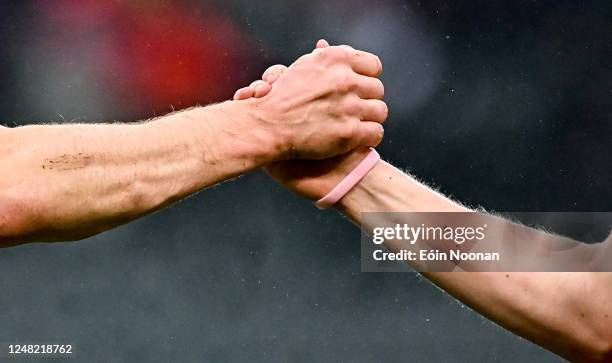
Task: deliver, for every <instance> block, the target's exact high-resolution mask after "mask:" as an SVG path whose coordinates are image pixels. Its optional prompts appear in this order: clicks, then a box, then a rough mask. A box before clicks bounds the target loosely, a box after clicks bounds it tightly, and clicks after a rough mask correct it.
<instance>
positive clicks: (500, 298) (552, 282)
mask: <svg viewBox="0 0 612 363" xmlns="http://www.w3.org/2000/svg"><path fill="white" fill-rule="evenodd" d="M338 208H339V209H340V211H341V212H342V213H344V214H346V215H347V216H349V217H350V218H351V219H352V220H353V221H355V223H357V224H359V225H361V222H362V219H361V213H362V212H383V211H403V212H427V211H431V212H436V211H440V212H453V211H467V209H466V208H464V207H462V206H460V205H458V204H456V203H454V202H453V201H451V200H450V199H448V198H446V197H444V196H443V195H441V194H439V193H437V192H435V191H433V190H431V189H429V188H427V187H426V186H424V185H422V184H420V183H419V182H417V181H416V180H414V179H413V178H411V177H410V176H408V175H406V174H404V173H402V172H401V171H400V170H398V169H396V168H394V167H393V166H391V165H390V164H387V163H385V162H380V163H379V164H378V165H377V166H376V167H375V168H374V169H373V170H372V171H371V172H370V173H369V174H368V175H367V176H366V177H365V178H364V179H363V180H362V181H361V183H360V184H359V185H357V186H356V187H355V188H354V189H353V190H352V191H351V192H349V193H348V194H347V195H346V196H345V197H344V198H343V199H342V200H341V202H340V204H339V206H338ZM371 227H372V226H366V225H362V228H365V229H366V230H367V229H369V228H371ZM502 243H503V241H502ZM423 275H424V276H425V277H427V278H428V279H430V280H431V281H432V282H434V283H435V284H436V285H438V286H439V287H441V288H442V289H444V290H445V291H447V292H448V293H450V294H451V295H453V296H455V297H456V298H457V299H459V300H461V301H463V302H464V303H466V304H468V305H469V306H471V307H473V308H474V309H475V310H477V311H478V312H480V313H482V314H483V315H485V316H487V317H488V318H490V319H491V320H493V321H495V322H497V323H499V324H500V325H502V326H504V327H505V328H507V329H509V330H511V331H513V332H515V333H516V334H519V335H521V336H523V337H525V338H527V339H529V340H532V341H534V342H535V343H537V344H539V345H541V346H543V347H545V348H547V349H549V350H551V351H553V352H555V353H557V354H559V355H561V356H563V357H565V358H567V359H571V360H574V361H605V362H609V361H611V360H612V273H535V272H523V273H516V272H513V273H495V272H471V273H468V272H444V273H443V272H435V273H433V272H429V273H424V274H423Z"/></svg>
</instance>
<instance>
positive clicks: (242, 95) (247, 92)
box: [234, 87, 253, 101]
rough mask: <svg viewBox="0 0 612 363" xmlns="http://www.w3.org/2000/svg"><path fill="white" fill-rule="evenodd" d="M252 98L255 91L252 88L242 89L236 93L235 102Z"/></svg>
mask: <svg viewBox="0 0 612 363" xmlns="http://www.w3.org/2000/svg"><path fill="white" fill-rule="evenodd" d="M251 97H253V89H252V88H251V87H242V88H241V89H239V90H238V91H236V93H234V100H235V101H240V100H246V99H247V98H251Z"/></svg>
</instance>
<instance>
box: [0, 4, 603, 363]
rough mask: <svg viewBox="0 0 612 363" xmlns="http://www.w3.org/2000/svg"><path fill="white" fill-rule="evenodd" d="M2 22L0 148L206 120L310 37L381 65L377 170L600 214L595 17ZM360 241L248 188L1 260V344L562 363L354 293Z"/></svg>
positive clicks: (229, 7) (289, 9)
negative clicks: (117, 128)
mask: <svg viewBox="0 0 612 363" xmlns="http://www.w3.org/2000/svg"><path fill="white" fill-rule="evenodd" d="M1 6H2V11H0V24H1V25H0V27H1V28H0V29H1V33H0V54H1V55H2V56H1V57H0V95H1V97H0V106H1V107H0V115H1V116H0V120H2V121H1V123H2V124H4V125H6V126H11V127H14V126H19V125H26V124H31V123H42V122H45V123H47V122H104V121H121V122H129V121H135V120H141V119H145V118H150V117H154V116H159V115H163V114H164V113H168V112H170V111H172V110H177V109H181V108H185V107H189V106H192V105H195V104H201V105H204V104H208V103H211V102H219V101H223V100H226V99H229V98H230V97H231V96H232V94H233V92H234V91H235V90H236V89H237V88H239V87H241V86H243V85H246V84H248V83H249V82H250V81H252V80H255V79H257V78H259V77H260V75H261V73H262V72H263V71H264V70H265V69H266V67H267V66H269V65H272V64H275V63H284V64H290V63H291V62H292V61H293V60H294V59H296V58H297V57H299V56H300V55H301V54H303V53H305V52H310V51H311V49H312V48H313V47H314V44H315V42H316V40H317V39H319V38H321V37H325V38H326V39H328V40H329V41H330V42H331V43H333V44H350V45H352V46H354V47H356V48H360V49H363V50H367V51H371V52H373V53H376V54H378V55H379V56H380V57H381V59H382V60H383V63H384V75H383V81H384V82H385V85H386V101H387V102H388V104H389V106H390V118H389V120H388V122H387V124H386V127H385V128H386V139H385V141H384V142H383V145H382V146H381V147H380V151H381V154H382V155H383V157H384V158H385V159H387V160H389V161H391V162H393V163H394V164H395V165H397V166H399V167H401V168H403V169H406V170H408V171H410V172H411V173H413V174H415V175H416V176H417V177H418V178H420V179H421V180H424V181H425V182H427V183H429V184H430V185H433V186H435V187H437V188H439V189H440V190H441V191H442V192H444V193H446V194H447V195H450V196H452V197H453V198H454V199H457V200H459V201H461V202H463V203H465V204H468V205H470V206H482V207H485V208H487V209H489V210H494V211H610V206H612V173H611V172H610V170H611V169H610V166H611V165H612V152H611V151H612V146H611V145H612V144H611V143H610V140H611V138H612V3H611V2H609V1H593V2H582V1H484V0H481V1H469V2H467V1H465V2H447V1H438V0H434V1H398V0H378V1H366V0H352V1H340V0H336V1H325V0H309V1H304V0H294V1H281V0H268V1H265V2H263V1H261V2H257V1H246V0H226V1H223V2H221V1H155V0H150V1H143V0H131V1H128V0H124V1H103V0H55V1H42V0H40V1H20V2H13V3H12V4H10V5H9V4H8V3H5V4H3V5H1ZM49 142H53V140H49ZM4 172H10V171H8V170H7V171H4ZM359 237H360V233H359V230H358V229H357V228H356V227H354V226H353V225H351V224H350V223H349V222H348V221H346V220H345V219H343V218H342V217H341V216H339V215H337V214H336V213H335V212H334V211H326V212H320V211H318V210H316V209H315V208H314V207H313V206H312V205H311V204H310V203H308V202H306V201H304V200H301V199H299V198H298V197H296V196H293V195H292V194H290V193H289V192H287V191H285V190H283V189H282V188H281V187H279V186H278V185H276V184H274V183H273V182H272V181H270V180H268V178H267V177H266V176H265V175H264V174H263V173H261V172H256V173H253V174H251V175H248V176H245V177H242V178H240V179H238V180H235V181H233V182H229V183H224V184H222V185H220V186H218V187H215V188H213V189H210V190H207V191H205V192H203V193H200V194H198V195H196V196H194V197H192V198H189V199H188V200H186V201H183V202H181V203H178V204H176V205H174V206H172V207H171V208H168V209H166V210H163V211H160V212H158V213H156V214H154V215H151V216H149V217H146V218H144V219H142V220H139V221H137V222H134V223H131V224H129V225H127V226H124V227H122V228H119V229H117V230H114V231H111V232H107V233H104V234H102V235H100V236H97V237H94V238H90V239H88V240H85V241H83V242H79V243H65V244H55V245H43V244H35V245H28V246H22V247H18V248H11V249H6V250H2V251H0V275H1V276H2V278H1V279H0V283H1V286H2V293H1V294H0V327H2V328H1V329H0V342H10V343H25V342H31V343H42V342H45V343H47V342H56V343H72V344H73V345H74V346H75V351H76V356H75V358H76V359H77V360H78V361H87V362H113V361H129V362H140V361H146V362H168V361H216V362H225V361H240V362H242V361H292V362H293V361H295V362H300V361H304V362H311V361H364V362H371V361H389V362H393V361H419V362H420V361H445V362H446V361H452V362H474V361H496V362H516V361H533V362H535V361H537V362H555V361H558V358H556V357H555V356H553V355H552V354H550V353H547V352H546V351H544V350H542V349H540V348H538V347H536V346H534V345H532V344H531V343H529V342H526V341H524V340H522V339H520V338H517V337H516V336H513V335H512V334H510V333H508V332H506V331H504V330H503V329H501V328H499V327H497V326H496V325H494V324H492V323H490V322H488V321H487V320H485V319H483V318H482V317H480V316H479V315H477V314H475V313H474V312H472V311H471V310H469V309H468V308H465V307H464V306H462V305H461V304H459V303H456V302H455V301H454V299H452V298H450V297H448V296H447V295H445V294H444V293H443V292H441V291H439V290H438V289H437V288H435V287H433V286H431V285H430V284H429V283H428V282H427V281H425V280H422V279H421V278H420V277H419V276H418V275H416V274H413V273H396V274H368V273H361V272H360V258H359V252H360V247H359ZM45 361H47V360H45Z"/></svg>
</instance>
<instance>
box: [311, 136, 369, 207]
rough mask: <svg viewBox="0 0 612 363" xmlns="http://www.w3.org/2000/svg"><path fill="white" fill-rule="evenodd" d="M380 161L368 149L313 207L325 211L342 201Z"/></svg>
mask: <svg viewBox="0 0 612 363" xmlns="http://www.w3.org/2000/svg"><path fill="white" fill-rule="evenodd" d="M378 160H380V155H378V153H377V152H376V150H374V149H373V148H370V152H369V153H368V155H367V156H366V157H365V158H364V159H363V160H362V161H361V162H360V163H359V165H357V167H356V168H355V169H353V171H351V172H350V173H349V175H347V176H346V177H345V178H344V179H342V181H340V183H338V185H336V186H335V187H334V189H332V190H331V191H330V192H329V193H327V195H326V196H324V197H323V198H321V199H319V200H317V202H316V203H315V205H316V206H317V208H319V209H326V208H329V207H331V206H332V205H334V204H336V202H337V201H339V200H340V199H342V197H344V196H345V195H346V193H348V192H349V191H350V190H351V189H353V187H354V186H355V185H357V183H359V181H361V179H363V177H364V176H366V175H367V174H368V172H369V171H370V170H372V168H373V167H374V165H376V163H377V162H378Z"/></svg>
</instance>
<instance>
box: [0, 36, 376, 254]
mask: <svg viewBox="0 0 612 363" xmlns="http://www.w3.org/2000/svg"><path fill="white" fill-rule="evenodd" d="M381 71H382V65H381V63H380V60H379V59H378V57H376V56H374V55H372V54H369V53H366V52H361V51H358V50H355V49H352V48H346V47H331V48H327V49H324V50H317V51H315V52H312V53H310V54H306V55H304V56H302V57H300V58H299V59H298V60H297V61H296V62H295V63H293V64H292V65H291V66H290V67H289V68H287V69H286V70H285V71H284V73H283V77H282V78H279V79H278V80H277V81H276V84H275V87H274V90H269V94H267V97H265V98H260V99H255V98H253V99H247V100H242V101H229V102H224V103H221V104H216V105H211V106H207V107H196V108H193V109H189V110H185V111H182V112H178V113H174V114H170V115H167V116H164V117H161V118H158V119H155V120H150V121H147V122H140V123H134V124H81V125H78V124H77V125H36V126H24V127H18V128H13V129H9V128H4V127H0V170H4V171H5V172H4V174H3V176H2V178H0V246H13V245H17V244H21V243H25V242H32V241H64V240H75V239H81V238H84V237H87V236H91V235H93V234H96V233H99V232H102V231H104V230H107V229H109V228H113V227H115V226H118V225H120V224H123V223H126V222H128V221H131V220H133V219H135V218H138V217H140V216H142V215H144V214H147V213H150V212H152V211H154V210H156V209H159V208H162V207H164V206H166V205H168V204H170V203H172V202H174V201H176V200H179V199H181V198H184V197H186V196H188V195H190V194H192V193H194V192H197V191H199V190H201V189H203V188H206V187H207V186H210V185H214V184H216V183H218V182H220V181H223V180H226V179H228V178H231V177H234V176H237V175H240V174H243V173H246V172H248V171H250V170H253V169H256V168H258V167H261V166H263V165H268V164H270V163H274V162H277V161H281V160H289V159H294V158H297V157H300V158H310V159H323V158H328V157H331V156H334V155H338V154H343V153H346V152H348V151H350V150H352V149H354V148H356V147H362V146H365V145H371V146H375V145H378V144H379V143H380V141H381V139H382V136H383V128H382V125H381V123H382V122H383V121H384V120H385V118H386V115H387V107H386V105H385V103H384V102H383V101H381V99H382V96H383V93H384V88H383V86H382V83H381V82H380V81H379V80H378V79H377V78H376V77H377V76H378V75H379V74H380V73H381Z"/></svg>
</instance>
